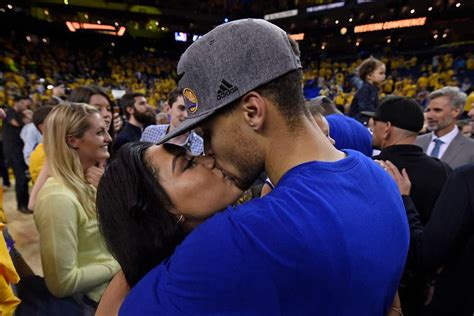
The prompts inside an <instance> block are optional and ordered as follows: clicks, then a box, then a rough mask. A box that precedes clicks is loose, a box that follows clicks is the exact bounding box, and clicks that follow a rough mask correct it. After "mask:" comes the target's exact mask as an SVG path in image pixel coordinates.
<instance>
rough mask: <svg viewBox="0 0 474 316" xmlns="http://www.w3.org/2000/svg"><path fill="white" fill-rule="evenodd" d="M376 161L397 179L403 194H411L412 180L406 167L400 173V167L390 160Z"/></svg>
mask: <svg viewBox="0 0 474 316" xmlns="http://www.w3.org/2000/svg"><path fill="white" fill-rule="evenodd" d="M376 162H377V163H378V164H379V165H380V166H381V167H382V168H383V169H384V170H385V171H387V173H388V174H389V175H390V176H391V177H392V178H393V180H395V182H396V183H397V186H398V189H399V190H400V194H401V195H410V191H411V181H410V177H408V174H407V171H406V170H405V168H404V169H403V170H402V172H401V173H400V171H398V168H397V167H396V166H395V165H394V164H393V163H391V162H390V161H388V160H386V161H381V160H377V161H376Z"/></svg>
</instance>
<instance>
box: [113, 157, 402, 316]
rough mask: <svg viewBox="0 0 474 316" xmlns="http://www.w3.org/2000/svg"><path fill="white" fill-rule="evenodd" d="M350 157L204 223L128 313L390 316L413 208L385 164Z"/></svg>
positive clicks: (149, 280) (300, 170) (131, 299)
mask: <svg viewBox="0 0 474 316" xmlns="http://www.w3.org/2000/svg"><path fill="white" fill-rule="evenodd" d="M347 153H348V157H347V158H345V159H342V160H340V161H337V162H333V163H327V162H316V161H315V162H308V163H304V164H301V165H299V166H297V167H295V168H293V169H291V170H290V171H288V172H287V173H286V174H285V175H284V176H283V177H282V179H281V180H280V182H279V183H278V185H277V186H276V187H275V189H274V190H273V191H272V192H271V193H270V194H268V195H267V196H265V197H263V198H260V199H255V200H252V201H250V202H248V203H246V204H243V205H241V206H238V207H236V208H230V207H229V208H228V209H227V210H225V211H224V212H221V213H219V214H216V215H215V216H213V217H212V218H211V219H209V220H208V221H206V222H205V223H203V224H202V225H200V226H199V227H198V228H196V229H195V230H194V231H193V232H192V233H191V234H190V235H189V236H188V237H187V238H186V240H185V241H184V242H183V243H182V244H181V245H180V246H179V247H177V248H176V251H175V253H174V254H173V256H171V257H170V258H169V259H168V260H165V261H164V262H163V263H162V264H161V265H159V266H157V267H156V268H154V269H153V270H152V271H151V272H149V273H148V274H147V275H146V276H145V277H144V278H143V279H142V280H141V281H140V282H139V283H138V284H137V285H136V286H135V287H134V288H133V289H132V291H131V292H130V294H129V295H128V297H127V298H126V300H125V301H124V303H123V305H122V307H121V310H120V315H121V316H124V315H134V316H135V315H385V312H386V311H387V309H389V308H390V306H391V304H392V301H393V297H394V295H395V292H396V290H397V287H398V284H399V281H400V276H401V274H402V270H403V267H404V263H405V258H406V255H407V251H408V241H409V232H408V225H407V219H406V215H405V210H404V207H403V203H402V200H401V197H400V194H399V193H398V189H397V187H396V185H395V183H394V182H393V181H392V180H391V179H390V178H389V176H388V175H387V174H386V173H385V172H384V171H383V170H382V169H381V168H380V167H379V166H378V165H376V164H375V163H374V162H373V161H372V160H370V159H369V158H367V157H365V156H363V155H362V154H360V153H358V152H355V151H347Z"/></svg>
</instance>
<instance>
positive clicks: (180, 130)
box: [156, 111, 216, 145]
mask: <svg viewBox="0 0 474 316" xmlns="http://www.w3.org/2000/svg"><path fill="white" fill-rule="evenodd" d="M215 112H216V111H210V112H209V113H206V114H203V115H199V116H197V117H193V118H188V119H186V120H185V121H184V122H183V123H182V124H181V125H180V126H178V127H177V128H175V129H174V130H172V131H171V132H169V133H168V134H166V135H165V136H164V137H163V138H162V139H160V140H159V141H158V143H156V144H157V145H161V144H163V143H166V142H167V141H169V140H170V139H172V138H175V137H176V136H179V135H181V134H184V133H187V132H189V131H190V130H192V129H194V128H196V127H197V126H198V125H199V124H201V123H202V122H203V121H204V120H205V119H207V118H208V117H210V116H211V115H213V114H214V113H215Z"/></svg>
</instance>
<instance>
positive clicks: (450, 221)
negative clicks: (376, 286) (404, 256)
mask: <svg viewBox="0 0 474 316" xmlns="http://www.w3.org/2000/svg"><path fill="white" fill-rule="evenodd" d="M464 170H465V169H464ZM468 181H469V180H468V179H467V178H466V176H465V174H464V172H463V170H456V171H454V172H453V173H452V174H451V176H450V177H449V178H448V180H447V181H446V184H445V186H444V188H443V190H442V191H441V194H440V196H439V198H438V201H437V202H436V204H435V206H434V208H433V212H432V214H431V218H430V220H429V221H428V223H427V224H426V226H425V227H424V228H423V227H422V225H421V223H420V222H419V216H417V212H416V210H415V208H414V206H413V203H411V205H410V204H408V205H407V206H408V208H407V215H408V221H409V224H410V233H411V245H410V252H411V253H412V256H413V259H414V260H415V264H416V267H417V269H420V270H430V271H434V270H435V269H437V268H438V267H441V266H443V265H444V264H445V263H446V261H447V259H448V258H450V257H451V254H452V252H453V251H455V250H456V248H457V247H456V246H457V245H459V244H460V243H462V241H463V239H464V237H465V236H466V235H467V234H469V233H470V231H471V230H472V227H473V226H474V219H473V214H472V209H473V205H470V200H469V199H470V196H471V194H474V192H469V186H468ZM471 181H472V180H471ZM403 200H404V202H405V200H406V198H404V199H403Z"/></svg>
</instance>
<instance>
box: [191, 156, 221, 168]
mask: <svg viewBox="0 0 474 316" xmlns="http://www.w3.org/2000/svg"><path fill="white" fill-rule="evenodd" d="M195 159H196V160H197V161H198V163H200V164H202V165H203V166H204V167H206V168H208V169H214V168H215V166H216V160H215V159H214V157H213V156H207V155H206V156H199V157H196V158H195Z"/></svg>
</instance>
